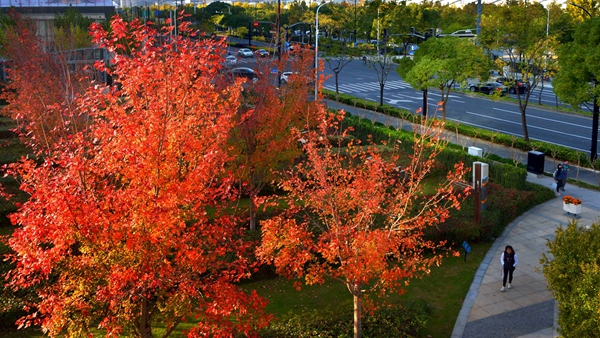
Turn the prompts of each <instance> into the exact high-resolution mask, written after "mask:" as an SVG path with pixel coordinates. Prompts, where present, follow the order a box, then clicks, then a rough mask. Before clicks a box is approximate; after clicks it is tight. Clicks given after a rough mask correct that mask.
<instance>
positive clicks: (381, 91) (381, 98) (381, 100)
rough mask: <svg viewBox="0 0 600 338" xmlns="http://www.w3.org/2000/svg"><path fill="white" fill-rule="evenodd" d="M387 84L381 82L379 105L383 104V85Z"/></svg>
mask: <svg viewBox="0 0 600 338" xmlns="http://www.w3.org/2000/svg"><path fill="white" fill-rule="evenodd" d="M384 86H385V85H384V84H383V82H380V83H379V105H380V106H383V87H384Z"/></svg>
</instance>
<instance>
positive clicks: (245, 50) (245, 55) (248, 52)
mask: <svg viewBox="0 0 600 338" xmlns="http://www.w3.org/2000/svg"><path fill="white" fill-rule="evenodd" d="M238 55H239V56H241V57H243V58H251V57H253V56H254V53H252V51H251V50H250V49H248V48H240V49H239V50H238Z"/></svg>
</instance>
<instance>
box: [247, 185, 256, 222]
mask: <svg viewBox="0 0 600 338" xmlns="http://www.w3.org/2000/svg"><path fill="white" fill-rule="evenodd" d="M254 197H255V196H254V194H252V193H251V194H250V206H249V209H250V230H252V231H255V230H256V212H254Z"/></svg>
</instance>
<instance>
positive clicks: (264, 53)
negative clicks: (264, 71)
mask: <svg viewBox="0 0 600 338" xmlns="http://www.w3.org/2000/svg"><path fill="white" fill-rule="evenodd" d="M255 53H256V55H258V56H260V57H266V56H269V52H267V51H266V50H264V49H259V50H257V51H256V52H255Z"/></svg>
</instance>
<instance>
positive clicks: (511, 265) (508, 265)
mask: <svg viewBox="0 0 600 338" xmlns="http://www.w3.org/2000/svg"><path fill="white" fill-rule="evenodd" d="M500 261H501V262H502V272H503V274H502V277H503V278H502V289H500V291H502V292H504V291H506V279H508V288H509V289H512V285H511V283H512V280H513V271H515V267H516V266H517V264H519V258H518V257H517V253H516V252H515V250H514V249H513V247H512V246H510V245H507V246H506V247H505V248H504V252H503V253H502V256H500Z"/></svg>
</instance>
